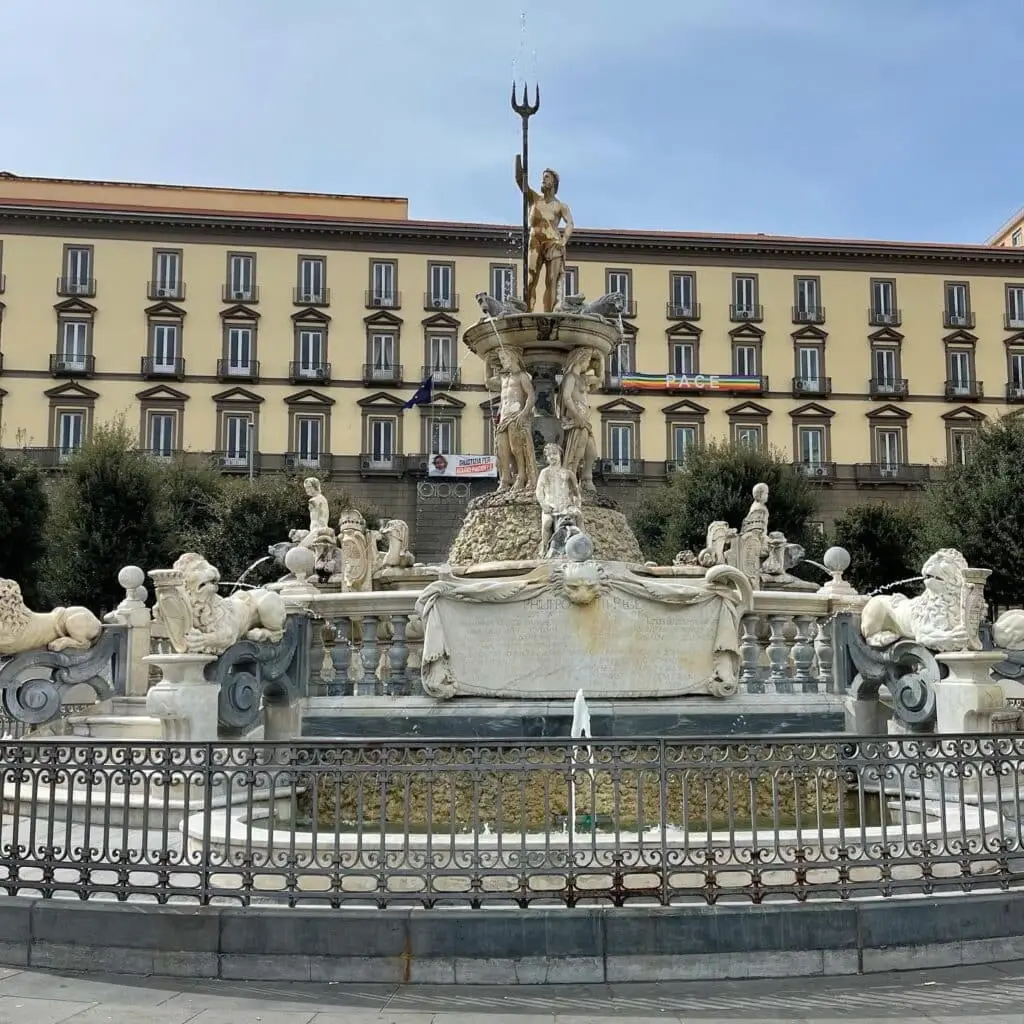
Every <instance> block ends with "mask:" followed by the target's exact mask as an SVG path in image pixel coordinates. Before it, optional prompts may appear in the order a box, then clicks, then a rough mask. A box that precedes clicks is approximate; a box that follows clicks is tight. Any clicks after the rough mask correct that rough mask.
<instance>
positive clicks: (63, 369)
mask: <svg viewBox="0 0 1024 1024" xmlns="http://www.w3.org/2000/svg"><path fill="white" fill-rule="evenodd" d="M95 371H96V357H95V356H93V355H88V356H78V355H69V354H68V353H67V352H54V353H53V354H52V355H51V356H50V373H51V374H52V375H53V376H54V377H91V376H92V375H93V373H95Z"/></svg>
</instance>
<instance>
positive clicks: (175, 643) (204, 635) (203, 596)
mask: <svg viewBox="0 0 1024 1024" xmlns="http://www.w3.org/2000/svg"><path fill="white" fill-rule="evenodd" d="M151 575H153V579H154V582H156V589H157V603H156V607H155V608H154V609H153V614H154V617H155V618H157V619H159V620H160V621H161V622H163V623H164V624H165V625H166V627H167V633H168V637H169V639H170V641H171V645H172V647H173V648H174V650H175V652H176V653H178V654H223V653H224V652H225V651H226V650H227V649H228V648H229V647H231V646H233V645H234V644H236V643H238V641H239V640H252V641H254V642H255V643H278V642H279V641H280V640H281V638H282V637H283V636H284V628H285V623H286V620H287V610H286V608H285V604H284V600H283V598H282V597H281V595H280V594H275V593H274V592H273V591H270V590H263V589H261V588H256V589H253V590H239V591H237V592H236V593H234V594H231V595H230V596H228V597H222V596H221V594H220V593H219V591H218V585H219V583H220V570H219V569H217V568H216V567H215V566H212V565H210V563H209V562H208V561H207V560H206V559H205V558H204V557H203V556H202V555H200V554H196V552H194V551H189V552H186V553H185V554H184V555H182V556H181V557H180V558H179V559H178V560H177V561H176V562H175V563H174V566H173V568H172V569H171V570H170V574H169V578H166V579H165V578H163V574H162V573H159V574H151Z"/></svg>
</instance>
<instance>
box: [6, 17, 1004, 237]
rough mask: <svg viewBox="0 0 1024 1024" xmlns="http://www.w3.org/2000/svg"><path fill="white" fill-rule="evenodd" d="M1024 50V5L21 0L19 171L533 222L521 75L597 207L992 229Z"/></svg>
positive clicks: (12, 72) (731, 223)
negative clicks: (517, 171) (522, 166)
mask: <svg viewBox="0 0 1024 1024" xmlns="http://www.w3.org/2000/svg"><path fill="white" fill-rule="evenodd" d="M524 13H525V18H526V30H525V33H524V32H523V27H522V16H523V14H524ZM1022 44H1024V0H632V2H631V3H629V2H623V0H546V2H544V3H541V2H539V0H509V2H502V0H301V2H288V0H163V2H161V0H90V2H87V3H83V2H82V0H2V3H0V96H2V97H3V101H2V106H0V169H3V170H9V171H13V172H14V173H18V174H35V175H44V176H53V177H86V178H113V179H122V180H142V181H169V182H175V183H187V184H202V185H236V186H242V187H253V188H276V189H298V190H313V191H327V192H350V193H370V194H377V195H401V196H408V197H409V199H410V210H411V215H412V216H413V217H416V218H420V219H439V220H463V221H488V222H495V221H498V222H513V221H516V220H517V218H518V210H519V206H518V203H517V196H516V193H515V190H514V186H513V184H512V181H511V175H512V161H513V157H514V155H515V153H516V152H517V150H518V148H519V126H518V119H517V118H516V116H515V115H514V114H513V113H512V111H511V109H510V107H509V91H510V86H511V81H512V76H513V71H514V70H515V71H516V73H517V74H518V75H519V76H520V77H521V76H522V75H523V74H526V75H528V76H529V77H530V78H534V77H536V78H539V80H540V83H541V96H542V107H541V111H540V113H539V114H538V115H537V117H536V118H535V119H534V121H533V127H532V134H531V166H532V167H534V168H536V169H537V170H539V169H540V168H541V167H543V166H545V165H548V164H549V165H551V166H553V167H555V168H556V169H557V170H558V171H559V172H560V174H561V177H562V187H561V195H562V198H563V199H565V200H566V201H567V202H568V203H569V204H570V205H571V206H572V209H573V212H574V215H575V218H576V221H577V223H578V224H580V225H584V226H587V225H589V226H595V227H618V228H637V229H642V228H652V229H663V230H681V231H736V232H758V231H761V232H765V233H769V234H792V235H815V236H838V237H860V238H897V239H912V240H937V241H962V242H971V241H984V240H985V239H986V238H987V236H988V235H989V234H991V233H992V232H994V231H995V230H996V229H997V228H998V227H999V226H1000V224H1001V223H1002V222H1003V221H1004V220H1005V219H1006V218H1007V217H1009V216H1010V215H1011V214H1012V213H1013V212H1014V211H1015V210H1016V209H1017V208H1018V207H1020V206H1021V205H1024V173H1022V167H1024V159H1022V158H1024V132H1022V131H1021V93H1022V85H1021V80H1020V74H1019V71H1017V70H1016V61H1017V59H1018V55H1019V54H1020V53H1021V52H1022V48H1024V47H1022ZM531 177H535V175H531Z"/></svg>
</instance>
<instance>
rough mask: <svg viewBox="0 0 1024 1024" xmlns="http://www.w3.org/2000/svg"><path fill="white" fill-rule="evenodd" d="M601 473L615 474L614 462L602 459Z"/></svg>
mask: <svg viewBox="0 0 1024 1024" xmlns="http://www.w3.org/2000/svg"><path fill="white" fill-rule="evenodd" d="M601 472H602V473H612V472H614V466H613V464H612V460H611V459H602V460H601Z"/></svg>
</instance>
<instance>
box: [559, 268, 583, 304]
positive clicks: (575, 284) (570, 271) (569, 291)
mask: <svg viewBox="0 0 1024 1024" xmlns="http://www.w3.org/2000/svg"><path fill="white" fill-rule="evenodd" d="M579 293H580V271H579V267H566V268H565V277H563V278H562V295H563V297H564V296H566V295H579Z"/></svg>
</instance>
